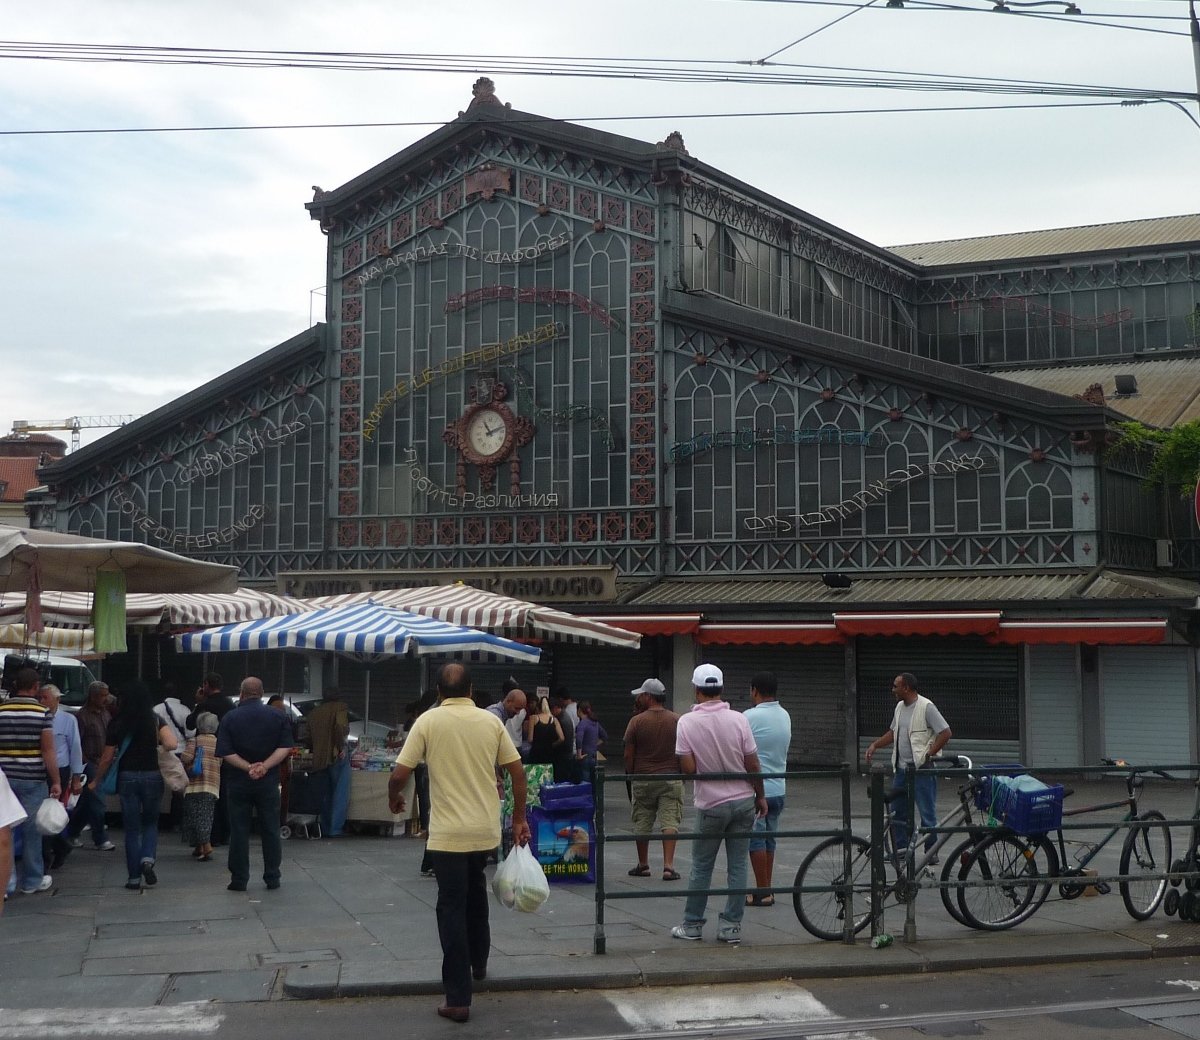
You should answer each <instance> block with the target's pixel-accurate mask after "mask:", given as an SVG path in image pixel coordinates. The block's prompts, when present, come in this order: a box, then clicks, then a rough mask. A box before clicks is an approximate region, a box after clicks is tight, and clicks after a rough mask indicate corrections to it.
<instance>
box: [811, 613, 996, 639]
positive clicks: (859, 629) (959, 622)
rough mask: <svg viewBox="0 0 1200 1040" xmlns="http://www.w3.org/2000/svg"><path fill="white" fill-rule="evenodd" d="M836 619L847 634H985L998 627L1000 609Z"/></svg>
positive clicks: (858, 615) (839, 617) (850, 616)
mask: <svg viewBox="0 0 1200 1040" xmlns="http://www.w3.org/2000/svg"><path fill="white" fill-rule="evenodd" d="M833 623H834V624H835V625H836V626H837V628H838V631H839V632H841V633H842V634H843V635H847V636H986V635H991V634H992V633H994V632H996V631H997V629H998V628H999V626H1000V612H999V611H979V610H960V611H941V612H936V613H935V612H927V613H901V612H894V613H881V614H834V615H833Z"/></svg>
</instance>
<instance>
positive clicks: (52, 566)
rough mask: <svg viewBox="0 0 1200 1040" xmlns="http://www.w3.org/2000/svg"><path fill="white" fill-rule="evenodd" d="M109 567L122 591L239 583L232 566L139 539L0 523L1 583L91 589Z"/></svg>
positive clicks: (221, 588)
mask: <svg viewBox="0 0 1200 1040" xmlns="http://www.w3.org/2000/svg"><path fill="white" fill-rule="evenodd" d="M109 569H115V570H119V571H121V572H122V573H123V574H124V575H125V590H126V592H233V591H234V590H236V589H237V583H238V570H237V568H236V567H230V566H227V565H226V564H223V563H206V562H204V561H203V560H190V559H188V558H187V557H186V556H179V555H177V554H175V553H173V552H168V551H167V550H166V549H158V548H156V547H155V546H152V545H143V544H142V543H141V542H116V541H108V540H106V539H102V538H85V537H84V536H83V535H77V534H61V533H59V532H57V531H35V530H29V529H28V528H23V527H8V526H5V525H0V589H5V590H8V591H17V590H25V589H27V588H30V587H32V586H34V585H36V587H40V588H41V589H42V590H44V591H45V590H58V591H63V592H92V591H93V590H94V589H95V588H96V575H97V573H99V572H100V571H102V570H109Z"/></svg>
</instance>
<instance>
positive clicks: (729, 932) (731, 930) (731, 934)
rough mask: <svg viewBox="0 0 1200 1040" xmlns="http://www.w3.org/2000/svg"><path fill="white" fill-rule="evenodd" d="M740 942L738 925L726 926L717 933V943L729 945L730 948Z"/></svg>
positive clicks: (740, 929) (740, 931)
mask: <svg viewBox="0 0 1200 1040" xmlns="http://www.w3.org/2000/svg"><path fill="white" fill-rule="evenodd" d="M741 941H742V926H741V925H740V924H727V925H725V926H724V927H723V928H721V929H719V930H718V931H717V942H723V943H729V945H730V946H736V945H737V944H738V943H740V942H741Z"/></svg>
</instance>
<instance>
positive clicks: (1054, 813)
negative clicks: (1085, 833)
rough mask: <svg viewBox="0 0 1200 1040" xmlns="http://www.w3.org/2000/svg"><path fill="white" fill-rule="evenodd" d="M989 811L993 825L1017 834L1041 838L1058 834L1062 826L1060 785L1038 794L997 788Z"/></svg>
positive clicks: (1052, 786)
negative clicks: (1050, 832)
mask: <svg viewBox="0 0 1200 1040" xmlns="http://www.w3.org/2000/svg"><path fill="white" fill-rule="evenodd" d="M990 808H991V812H992V815H993V816H994V817H995V819H996V822H997V823H1002V824H1003V825H1004V826H1005V827H1008V828H1010V829H1011V830H1014V831H1016V832H1017V833H1018V834H1045V833H1046V832H1048V831H1053V830H1058V828H1059V827H1060V826H1061V825H1062V808H1063V788H1062V784H1053V785H1050V786H1047V787H1045V788H1043V789H1042V790H1040V791H1016V790H1012V789H1011V788H1007V787H997V788H996V793H995V798H994V800H993V802H992V804H991V806H990Z"/></svg>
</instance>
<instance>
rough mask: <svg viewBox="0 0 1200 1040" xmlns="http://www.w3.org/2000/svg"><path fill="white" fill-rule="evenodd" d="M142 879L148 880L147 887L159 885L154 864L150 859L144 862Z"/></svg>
mask: <svg viewBox="0 0 1200 1040" xmlns="http://www.w3.org/2000/svg"><path fill="white" fill-rule="evenodd" d="M142 877H144V878H145V879H146V884H147V885H157V884H158V875H157V874H156V873H154V864H153V863H151V862H150V861H149V860H148V859H146V860H142Z"/></svg>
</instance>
